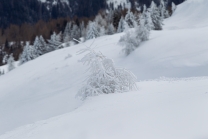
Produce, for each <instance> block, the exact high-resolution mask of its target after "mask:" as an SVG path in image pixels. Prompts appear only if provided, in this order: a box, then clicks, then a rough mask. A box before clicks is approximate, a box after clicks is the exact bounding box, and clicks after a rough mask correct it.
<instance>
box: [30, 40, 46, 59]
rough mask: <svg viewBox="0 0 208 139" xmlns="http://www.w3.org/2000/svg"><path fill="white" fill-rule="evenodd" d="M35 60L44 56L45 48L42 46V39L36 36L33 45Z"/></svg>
mask: <svg viewBox="0 0 208 139" xmlns="http://www.w3.org/2000/svg"><path fill="white" fill-rule="evenodd" d="M32 54H33V58H37V57H39V56H41V55H43V54H44V46H43V45H42V44H41V42H40V39H39V37H38V36H36V38H35V41H34V44H33V53H32Z"/></svg>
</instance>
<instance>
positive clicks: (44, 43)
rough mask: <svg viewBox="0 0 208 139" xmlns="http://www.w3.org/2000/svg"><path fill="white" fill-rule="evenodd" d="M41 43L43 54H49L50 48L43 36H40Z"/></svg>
mask: <svg viewBox="0 0 208 139" xmlns="http://www.w3.org/2000/svg"><path fill="white" fill-rule="evenodd" d="M39 41H40V44H41V46H42V48H43V54H45V53H47V52H48V50H49V48H48V45H47V44H46V42H45V40H44V38H43V36H42V35H40V37H39Z"/></svg>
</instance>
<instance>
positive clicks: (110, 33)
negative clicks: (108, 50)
mask: <svg viewBox="0 0 208 139" xmlns="http://www.w3.org/2000/svg"><path fill="white" fill-rule="evenodd" d="M114 33H115V28H114V26H113V24H110V25H109V26H108V28H107V34H108V35H113V34H114Z"/></svg>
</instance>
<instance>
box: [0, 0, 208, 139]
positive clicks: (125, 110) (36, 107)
mask: <svg viewBox="0 0 208 139" xmlns="http://www.w3.org/2000/svg"><path fill="white" fill-rule="evenodd" d="M194 4H196V5H194ZM207 6H208V2H207V0H198V1H197V0H195V1H193V0H190V1H186V2H185V3H183V4H181V5H180V6H178V8H177V10H176V12H175V13H174V15H173V16H172V17H171V18H169V19H167V20H166V21H165V22H164V24H165V26H164V30H163V31H152V32H151V36H150V40H149V41H147V42H144V43H143V44H142V45H141V46H140V47H139V48H138V49H136V50H135V51H134V52H133V53H132V54H131V55H129V56H128V57H125V56H124V55H123V54H121V49H122V47H121V46H119V45H118V41H119V39H120V37H121V36H122V35H123V33H120V34H115V35H111V36H103V37H100V38H97V39H95V40H89V41H87V42H85V43H83V44H79V45H75V46H72V47H69V48H65V49H61V50H58V51H54V52H52V53H48V54H46V55H44V56H41V57H39V58H37V59H35V60H32V61H30V62H28V63H25V64H23V65H22V66H20V67H18V68H16V69H15V70H13V71H11V72H9V73H8V74H5V75H4V76H0V139H9V138H10V139H11V138H12V139H39V138H40V139H45V138H50V139H57V138H62V139H68V138H73V139H98V138H99V139H102V138H103V139H106V138H107V139H116V138H119V139H126V138H130V139H134V138H135V139H138V138H142V139H207V138H208V132H207V129H208V120H207V117H208V109H207V106H208V87H207V84H208V72H207V69H208V49H207V45H208V40H207V35H206V34H208V27H207V26H208V22H207V21H208V17H207V16H206V14H202V13H205V12H206V11H207ZM187 7H188V8H187ZM197 15H198V16H200V17H202V18H198V16H197ZM85 46H92V48H94V49H95V51H100V52H102V53H103V54H104V55H106V56H107V57H109V58H112V59H113V60H114V61H115V65H116V66H118V67H124V68H126V69H128V70H131V71H132V72H133V73H134V74H135V75H136V76H137V77H138V81H140V80H141V81H140V82H138V88H139V90H138V91H135V92H127V93H122V94H119V93H115V94H109V95H100V96H97V97H91V98H88V99H87V100H86V101H84V102H83V101H80V100H78V99H76V98H75V95H76V93H77V91H78V90H79V88H80V87H81V86H82V82H83V81H84V79H85V77H86V76H87V73H86V72H85V70H86V66H83V65H82V64H81V63H79V62H78V60H80V59H81V58H82V57H83V55H77V52H78V51H79V50H80V49H82V48H84V47H85ZM69 54H70V55H72V57H69ZM3 68H4V67H3ZM163 76H164V77H169V78H160V77H163ZM175 78H176V79H175ZM144 80H146V81H144Z"/></svg>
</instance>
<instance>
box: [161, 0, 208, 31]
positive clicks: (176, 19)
mask: <svg viewBox="0 0 208 139" xmlns="http://www.w3.org/2000/svg"><path fill="white" fill-rule="evenodd" d="M207 7H208V1H207V0H187V1H186V2H184V3H183V4H181V5H179V6H178V7H177V10H176V11H175V13H174V14H173V15H172V17H171V18H170V19H168V20H167V21H166V22H165V24H166V25H167V27H166V28H167V29H184V28H186V29H187V28H189V29H194V28H199V27H208V18H207V17H208V16H207V13H208V8H207Z"/></svg>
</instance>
